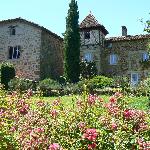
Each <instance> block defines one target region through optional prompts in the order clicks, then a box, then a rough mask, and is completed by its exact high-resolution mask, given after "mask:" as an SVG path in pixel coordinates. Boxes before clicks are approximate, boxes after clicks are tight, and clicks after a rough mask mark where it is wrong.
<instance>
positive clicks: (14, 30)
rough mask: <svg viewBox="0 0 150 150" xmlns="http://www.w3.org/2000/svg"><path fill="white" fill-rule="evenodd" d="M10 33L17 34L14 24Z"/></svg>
mask: <svg viewBox="0 0 150 150" xmlns="http://www.w3.org/2000/svg"><path fill="white" fill-rule="evenodd" d="M10 35H16V28H15V27H14V26H11V27H10Z"/></svg>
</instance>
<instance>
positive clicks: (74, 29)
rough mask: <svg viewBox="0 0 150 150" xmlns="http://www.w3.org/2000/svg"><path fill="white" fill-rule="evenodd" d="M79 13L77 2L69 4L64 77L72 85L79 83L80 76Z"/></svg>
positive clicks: (73, 0) (72, 1) (74, 0)
mask: <svg viewBox="0 0 150 150" xmlns="http://www.w3.org/2000/svg"><path fill="white" fill-rule="evenodd" d="M78 19H79V11H78V4H77V1H76V0H71V2H70V4H69V10H68V16H67V17H66V31H65V35H64V75H65V77H66V79H67V80H68V81H70V82H72V83H75V82H78V81H79V76H80V65H79V63H80V33H79V22H78Z"/></svg>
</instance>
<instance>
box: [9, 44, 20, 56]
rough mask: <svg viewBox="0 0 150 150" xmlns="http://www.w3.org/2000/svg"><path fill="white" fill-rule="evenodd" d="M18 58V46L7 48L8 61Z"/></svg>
mask: <svg viewBox="0 0 150 150" xmlns="http://www.w3.org/2000/svg"><path fill="white" fill-rule="evenodd" d="M18 58H20V46H15V47H12V46H10V47H9V59H18Z"/></svg>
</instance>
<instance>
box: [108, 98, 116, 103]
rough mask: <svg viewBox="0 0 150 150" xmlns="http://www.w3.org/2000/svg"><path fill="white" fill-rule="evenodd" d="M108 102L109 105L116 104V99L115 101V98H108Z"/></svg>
mask: <svg viewBox="0 0 150 150" xmlns="http://www.w3.org/2000/svg"><path fill="white" fill-rule="evenodd" d="M109 101H110V102H111V103H116V102H117V99H116V98H115V97H110V98H109Z"/></svg>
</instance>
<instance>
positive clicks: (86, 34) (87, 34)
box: [84, 31, 90, 39]
mask: <svg viewBox="0 0 150 150" xmlns="http://www.w3.org/2000/svg"><path fill="white" fill-rule="evenodd" d="M84 39H90V31H85V32H84Z"/></svg>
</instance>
